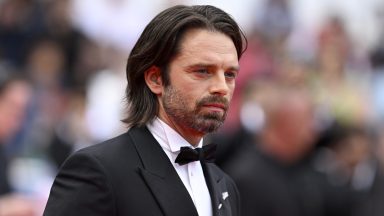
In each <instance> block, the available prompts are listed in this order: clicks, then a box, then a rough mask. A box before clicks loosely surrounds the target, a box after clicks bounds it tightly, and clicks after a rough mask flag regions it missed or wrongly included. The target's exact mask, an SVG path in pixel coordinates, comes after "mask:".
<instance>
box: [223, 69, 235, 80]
mask: <svg viewBox="0 0 384 216" xmlns="http://www.w3.org/2000/svg"><path fill="white" fill-rule="evenodd" d="M236 76H237V72H236V71H227V72H225V77H227V78H230V79H234V78H236Z"/></svg>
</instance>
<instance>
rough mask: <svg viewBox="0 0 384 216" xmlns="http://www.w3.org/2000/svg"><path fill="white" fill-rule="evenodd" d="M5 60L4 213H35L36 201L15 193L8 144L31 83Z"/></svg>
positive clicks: (1, 106)
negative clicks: (9, 168) (10, 170)
mask: <svg viewBox="0 0 384 216" xmlns="http://www.w3.org/2000/svg"><path fill="white" fill-rule="evenodd" d="M11 70H12V69H11V68H10V67H9V66H7V64H5V63H3V62H2V63H1V64H0V215H2V216H33V215H36V213H37V208H36V207H35V206H36V205H35V204H36V203H33V201H32V200H30V199H29V198H27V197H24V196H22V195H20V194H17V193H16V192H14V190H13V188H12V185H11V184H10V182H9V180H10V179H9V178H10V177H9V170H8V159H9V158H8V157H9V155H8V154H7V149H8V148H9V146H8V144H9V143H10V142H11V140H12V139H13V138H14V137H15V136H16V134H17V132H19V130H20V129H21V127H22V124H23V121H24V117H25V114H26V111H27V107H28V103H29V102H30V99H31V94H32V89H31V85H30V84H29V83H28V82H27V80H26V79H24V78H22V77H21V76H18V74H16V72H15V71H11Z"/></svg>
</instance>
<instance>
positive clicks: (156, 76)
mask: <svg viewBox="0 0 384 216" xmlns="http://www.w3.org/2000/svg"><path fill="white" fill-rule="evenodd" d="M144 79H145V83H146V84H147V86H148V87H149V89H151V91H152V92H153V93H154V94H156V95H161V94H162V92H163V82H162V79H161V70H160V68H159V67H156V66H152V67H150V68H149V69H148V70H147V71H145V73H144Z"/></svg>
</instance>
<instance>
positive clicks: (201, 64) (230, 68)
mask: <svg viewBox="0 0 384 216" xmlns="http://www.w3.org/2000/svg"><path fill="white" fill-rule="evenodd" d="M194 67H217V65H215V64H204V63H197V64H192V65H188V66H187V68H194ZM227 69H229V70H235V71H239V70H240V66H239V65H236V66H230V67H228V68H227Z"/></svg>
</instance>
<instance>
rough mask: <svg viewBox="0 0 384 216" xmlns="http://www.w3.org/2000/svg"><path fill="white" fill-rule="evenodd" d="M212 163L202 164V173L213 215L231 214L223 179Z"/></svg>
mask: <svg viewBox="0 0 384 216" xmlns="http://www.w3.org/2000/svg"><path fill="white" fill-rule="evenodd" d="M212 166H213V165H212V164H209V163H206V164H203V169H204V175H205V179H206V182H207V186H208V190H209V193H210V195H211V199H212V209H213V215H214V216H231V215H232V214H231V212H232V211H231V205H230V203H229V201H228V200H226V199H227V198H228V196H229V194H228V190H227V188H226V184H225V179H224V178H223V176H220V175H218V173H216V172H215V169H214V168H213V167H212Z"/></svg>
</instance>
